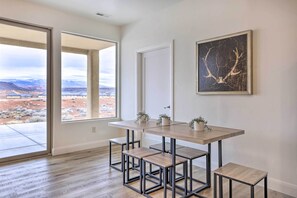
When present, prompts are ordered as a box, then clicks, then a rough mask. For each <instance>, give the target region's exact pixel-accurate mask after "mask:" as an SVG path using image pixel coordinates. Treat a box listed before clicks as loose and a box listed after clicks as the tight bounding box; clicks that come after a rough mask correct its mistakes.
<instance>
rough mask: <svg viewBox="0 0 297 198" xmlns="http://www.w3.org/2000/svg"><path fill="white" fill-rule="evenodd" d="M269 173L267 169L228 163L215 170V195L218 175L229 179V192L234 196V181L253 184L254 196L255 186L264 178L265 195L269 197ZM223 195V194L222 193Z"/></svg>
mask: <svg viewBox="0 0 297 198" xmlns="http://www.w3.org/2000/svg"><path fill="white" fill-rule="evenodd" d="M267 175H268V173H267V172H265V171H261V170H257V169H254V168H250V167H246V166H242V165H239V164H234V163H228V164H226V165H225V166H222V167H220V168H218V169H217V170H215V171H214V197H216V195H217V192H216V179H217V176H219V177H220V176H221V177H225V178H227V179H229V191H230V192H229V194H230V197H232V181H233V180H234V181H237V182H240V183H243V184H247V185H249V186H251V197H252V198H253V197H254V186H255V185H256V184H258V183H259V182H260V181H261V180H263V179H264V197H265V198H267ZM220 197H222V195H220Z"/></svg>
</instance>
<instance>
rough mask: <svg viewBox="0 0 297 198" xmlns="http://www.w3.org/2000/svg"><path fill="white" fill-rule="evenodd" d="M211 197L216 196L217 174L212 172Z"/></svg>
mask: <svg viewBox="0 0 297 198" xmlns="http://www.w3.org/2000/svg"><path fill="white" fill-rule="evenodd" d="M213 197H214V198H217V174H215V173H214V174H213Z"/></svg>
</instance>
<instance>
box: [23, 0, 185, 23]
mask: <svg viewBox="0 0 297 198" xmlns="http://www.w3.org/2000/svg"><path fill="white" fill-rule="evenodd" d="M25 1H28V2H33V3H37V4H41V5H45V6H49V7H52V8H55V9H59V10H62V11H65V12H70V13H74V14H77V15H81V16H84V17H88V18H93V19H96V20H98V21H103V22H107V23H111V24H114V25H126V24H129V23H132V22H135V21H137V20H140V19H142V18H144V17H145V16H147V15H151V14H153V13H155V12H157V11H159V10H162V9H164V8H166V7H169V6H171V5H173V4H175V3H178V2H180V1H182V0H25ZM98 12H99V13H102V14H104V15H106V16H98V15H96V13H98Z"/></svg>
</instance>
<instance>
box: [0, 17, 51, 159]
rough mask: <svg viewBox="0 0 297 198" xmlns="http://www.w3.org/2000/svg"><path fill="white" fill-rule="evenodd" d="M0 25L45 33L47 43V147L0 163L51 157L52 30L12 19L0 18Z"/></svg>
mask: <svg viewBox="0 0 297 198" xmlns="http://www.w3.org/2000/svg"><path fill="white" fill-rule="evenodd" d="M0 23H2V24H7V25H13V26H15V27H21V28H27V29H32V30H38V31H41V32H45V33H46V41H47V46H46V49H47V62H46V63H47V65H46V66H47V69H46V72H47V79H46V83H47V84H46V92H47V95H46V101H47V104H46V105H47V112H46V118H47V120H46V135H47V138H46V141H47V147H46V150H45V151H38V152H34V153H28V154H21V155H16V156H11V157H7V158H3V159H0V163H3V162H9V161H14V160H22V159H27V158H32V157H37V156H41V155H51V152H52V143H53V136H52V125H53V123H52V120H53V119H52V116H53V115H52V111H53V110H52V109H53V105H52V92H53V91H52V70H53V66H52V54H53V53H52V50H53V48H52V42H53V40H52V37H53V36H52V34H53V31H52V30H53V28H52V27H47V26H42V25H36V24H32V23H27V22H22V21H18V20H13V19H7V18H3V17H0Z"/></svg>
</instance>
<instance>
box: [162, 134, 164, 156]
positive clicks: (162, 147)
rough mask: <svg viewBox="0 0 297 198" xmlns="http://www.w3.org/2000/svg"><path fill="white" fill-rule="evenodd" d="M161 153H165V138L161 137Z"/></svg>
mask: <svg viewBox="0 0 297 198" xmlns="http://www.w3.org/2000/svg"><path fill="white" fill-rule="evenodd" d="M162 152H163V153H164V152H165V137H164V136H162Z"/></svg>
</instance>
